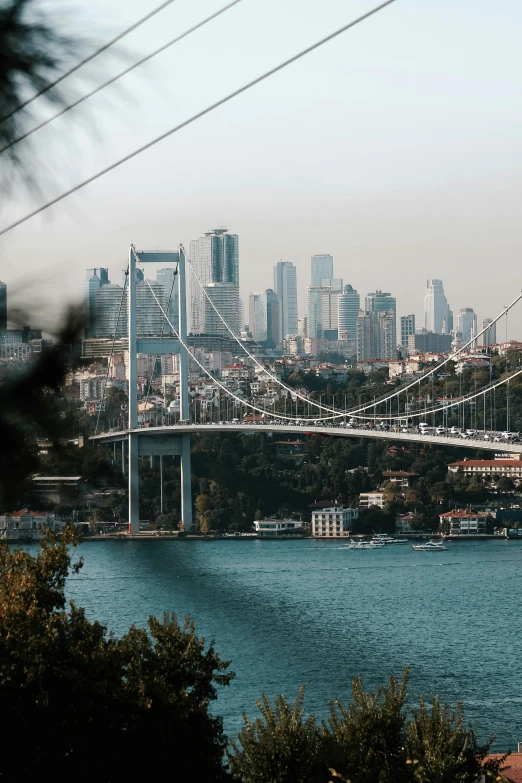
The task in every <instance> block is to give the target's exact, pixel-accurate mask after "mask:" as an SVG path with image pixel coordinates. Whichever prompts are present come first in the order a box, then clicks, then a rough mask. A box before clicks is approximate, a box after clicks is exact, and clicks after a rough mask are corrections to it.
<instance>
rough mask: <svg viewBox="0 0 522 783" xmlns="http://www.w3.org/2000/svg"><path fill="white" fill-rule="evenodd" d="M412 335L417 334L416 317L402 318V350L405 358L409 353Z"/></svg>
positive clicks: (403, 316)
mask: <svg viewBox="0 0 522 783" xmlns="http://www.w3.org/2000/svg"><path fill="white" fill-rule="evenodd" d="M410 334H415V315H414V314H413V313H412V314H411V315H402V316H401V348H402V353H403V356H407V354H408V351H409V348H408V346H409V337H410Z"/></svg>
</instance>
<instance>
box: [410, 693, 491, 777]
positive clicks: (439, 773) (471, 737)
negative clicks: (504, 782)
mask: <svg viewBox="0 0 522 783" xmlns="http://www.w3.org/2000/svg"><path fill="white" fill-rule="evenodd" d="M493 739H494V738H493V737H492V738H491V740H490V741H489V742H488V743H487V744H486V745H478V743H477V739H476V737H475V734H474V732H473V729H472V728H471V727H470V728H469V729H468V730H466V729H465V728H464V726H463V706H462V704H457V706H456V709H455V710H454V711H453V710H452V709H451V708H450V707H449V706H448V705H447V704H444V705H442V706H441V704H440V702H439V700H438V698H437V697H435V698H434V699H433V701H432V704H431V709H428V708H427V707H426V704H425V703H424V700H423V699H422V697H421V699H420V704H419V708H418V709H416V710H413V718H412V720H410V721H409V723H408V726H407V731H406V747H407V751H408V757H409V760H410V762H411V765H412V768H413V770H414V773H415V780H416V781H418V783H435V782H436V783H476V782H477V781H480V780H481V777H482V775H485V776H486V780H492V781H493V780H500V779H501V778H500V777H499V775H500V769H501V767H502V765H503V763H504V760H505V756H504V757H502V758H500V759H493V760H488V761H487V762H485V758H486V756H487V755H488V753H489V749H490V747H491V743H492V741H493Z"/></svg>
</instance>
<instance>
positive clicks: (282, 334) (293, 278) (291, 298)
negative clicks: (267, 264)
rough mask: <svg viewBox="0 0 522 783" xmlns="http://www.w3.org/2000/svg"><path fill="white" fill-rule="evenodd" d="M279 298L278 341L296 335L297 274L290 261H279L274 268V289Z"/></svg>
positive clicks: (280, 341)
mask: <svg viewBox="0 0 522 783" xmlns="http://www.w3.org/2000/svg"><path fill="white" fill-rule="evenodd" d="M273 290H274V291H275V293H276V294H277V296H278V297H279V339H278V343H282V341H283V340H284V339H285V338H286V337H288V335H289V334H297V333H298V330H297V273H296V268H295V266H294V265H293V264H292V263H291V262H290V261H279V262H278V263H277V265H276V266H275V267H274V289H273Z"/></svg>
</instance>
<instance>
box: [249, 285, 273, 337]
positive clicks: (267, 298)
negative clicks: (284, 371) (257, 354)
mask: <svg viewBox="0 0 522 783" xmlns="http://www.w3.org/2000/svg"><path fill="white" fill-rule="evenodd" d="M279 310H280V303H279V297H278V296H277V294H276V293H274V291H273V290H272V289H271V288H267V289H266V291H265V292H264V293H262V294H255V293H253V294H250V296H249V298H248V312H249V327H250V332H251V334H252V337H253V339H254V340H255V341H256V342H257V343H264V344H265V345H266V347H267V348H276V347H277V346H278V344H279V334H280V326H279Z"/></svg>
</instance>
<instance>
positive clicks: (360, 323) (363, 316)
mask: <svg viewBox="0 0 522 783" xmlns="http://www.w3.org/2000/svg"><path fill="white" fill-rule="evenodd" d="M356 329H357V334H356V350H357V361H358V362H361V361H364V360H365V359H376V358H377V356H376V354H375V344H376V340H375V317H374V316H373V315H372V313H366V312H365V311H364V310H359V313H358V315H357V323H356Z"/></svg>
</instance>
